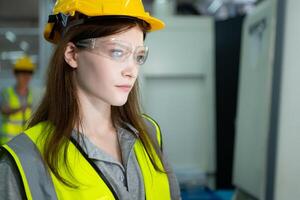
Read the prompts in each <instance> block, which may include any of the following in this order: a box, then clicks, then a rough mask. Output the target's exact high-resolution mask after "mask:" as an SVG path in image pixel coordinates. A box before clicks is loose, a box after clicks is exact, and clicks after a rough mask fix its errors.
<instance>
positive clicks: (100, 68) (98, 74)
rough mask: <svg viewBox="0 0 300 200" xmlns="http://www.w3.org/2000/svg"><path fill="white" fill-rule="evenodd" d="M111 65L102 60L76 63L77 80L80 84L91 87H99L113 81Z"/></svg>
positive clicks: (86, 60) (87, 60) (84, 60)
mask: <svg viewBox="0 0 300 200" xmlns="http://www.w3.org/2000/svg"><path fill="white" fill-rule="evenodd" d="M112 67H113V66H111V63H109V62H106V61H105V60H104V59H101V58H99V57H98V56H97V57H96V58H93V59H91V58H89V59H82V60H80V61H79V62H78V68H77V79H78V81H79V82H81V83H82V84H85V85H86V84H91V85H90V87H91V86H93V85H94V86H100V85H103V84H106V83H107V82H109V81H110V80H113V79H114V75H115V73H116V72H114V71H113V68H112Z"/></svg>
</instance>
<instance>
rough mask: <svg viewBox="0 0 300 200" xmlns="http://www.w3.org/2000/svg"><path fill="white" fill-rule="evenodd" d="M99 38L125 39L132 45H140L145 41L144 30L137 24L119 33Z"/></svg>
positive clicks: (124, 40)
mask: <svg viewBox="0 0 300 200" xmlns="http://www.w3.org/2000/svg"><path fill="white" fill-rule="evenodd" d="M99 40H116V41H123V42H126V43H128V44H130V45H132V46H140V45H142V44H143V43H144V35H143V31H142V30H141V29H140V28H139V27H138V26H135V27H132V28H130V29H128V30H126V31H122V32H120V33H117V34H113V35H109V36H105V37H101V38H99Z"/></svg>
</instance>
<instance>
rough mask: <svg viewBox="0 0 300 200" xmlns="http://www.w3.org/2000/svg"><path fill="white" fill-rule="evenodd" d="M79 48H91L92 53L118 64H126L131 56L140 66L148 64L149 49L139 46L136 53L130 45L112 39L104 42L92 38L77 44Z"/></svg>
mask: <svg viewBox="0 0 300 200" xmlns="http://www.w3.org/2000/svg"><path fill="white" fill-rule="evenodd" d="M76 45H77V46H79V47H86V48H89V49H90V51H91V52H93V53H95V54H97V55H101V56H104V57H107V58H109V59H111V60H114V61H118V62H125V61H126V60H127V59H128V58H129V56H130V55H131V54H133V59H134V61H135V62H136V64H138V65H142V64H144V63H145V62H146V59H147V56H148V47H146V46H138V47H136V48H135V50H134V52H133V51H132V48H131V46H130V45H128V44H125V42H122V41H117V40H114V39H111V40H109V41H103V40H101V39H97V40H96V38H92V39H86V40H81V41H79V42H77V43H76Z"/></svg>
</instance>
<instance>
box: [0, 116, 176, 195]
mask: <svg viewBox="0 0 300 200" xmlns="http://www.w3.org/2000/svg"><path fill="white" fill-rule="evenodd" d="M145 118H148V117H145ZM145 121H148V123H146V124H147V126H149V124H150V125H152V127H151V128H150V129H149V130H151V131H156V135H157V139H158V142H159V144H160V143H161V135H160V130H159V127H158V125H157V124H156V123H155V122H154V121H153V120H152V119H148V120H145ZM153 123H154V124H153ZM45 126H47V123H46V122H42V123H40V124H38V125H36V126H34V127H32V128H30V129H28V130H26V131H25V134H20V135H19V136H17V137H16V138H14V139H13V140H11V141H10V142H9V143H7V144H5V145H3V147H4V148H5V149H6V150H7V151H8V152H9V154H10V155H11V156H12V157H13V158H14V160H15V162H16V165H17V167H18V169H19V172H20V174H21V177H22V181H23V185H24V189H25V193H26V196H27V199H28V200H31V199H33V200H40V199H61V200H74V199H86V200H96V199H97V200H114V199H119V198H118V197H117V195H116V193H115V192H114V190H113V188H112V186H111V185H110V183H109V182H108V181H107V180H106V178H105V177H104V176H103V174H102V172H101V170H99V169H98V168H97V167H95V165H94V164H93V163H92V161H91V160H89V159H88V158H87V155H86V154H84V153H83V151H82V150H81V149H80V147H79V146H78V145H77V144H76V142H74V141H72V142H70V145H69V147H68V150H67V162H68V163H69V166H70V168H71V171H72V173H73V176H72V175H70V173H68V171H67V169H66V166H65V165H64V164H63V163H62V162H60V163H59V167H58V170H59V171H60V173H61V175H62V177H63V178H65V179H66V180H67V181H69V182H71V183H75V184H76V185H79V187H78V188H70V187H68V186H66V185H64V184H63V183H61V182H60V181H59V180H58V179H57V178H56V177H55V176H54V175H53V173H52V172H51V171H49V169H48V168H47V167H46V166H45V164H44V162H43V159H42V157H41V151H42V146H43V140H42V139H41V138H42V137H39V136H41V135H42V134H43V130H44V127H45ZM38 138H39V139H38ZM134 152H135V154H136V158H137V160H138V163H139V166H140V169H141V172H142V175H143V180H144V187H145V194H146V200H160V199H163V200H170V199H171V197H170V188H169V181H168V176H167V174H166V173H162V172H158V171H156V170H155V169H154V167H153V164H152V163H151V160H150V159H149V156H148V154H147V153H146V150H145V148H144V146H143V144H142V142H141V141H140V140H139V139H138V140H137V141H136V143H135V145H134ZM155 155H156V154H155ZM154 159H156V161H158V162H157V163H159V166H160V167H161V166H162V165H161V162H160V160H159V158H158V156H157V155H156V156H155V158H154ZM75 180H76V181H75Z"/></svg>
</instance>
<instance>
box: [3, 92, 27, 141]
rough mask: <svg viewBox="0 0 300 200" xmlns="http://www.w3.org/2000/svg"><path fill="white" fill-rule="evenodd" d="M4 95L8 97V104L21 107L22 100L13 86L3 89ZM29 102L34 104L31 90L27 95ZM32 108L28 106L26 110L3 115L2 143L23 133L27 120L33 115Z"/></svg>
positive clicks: (12, 107)
mask: <svg viewBox="0 0 300 200" xmlns="http://www.w3.org/2000/svg"><path fill="white" fill-rule="evenodd" d="M3 92H4V93H5V94H4V95H5V96H7V97H8V106H9V108H11V109H18V108H20V107H21V102H20V100H19V97H18V95H17V94H16V92H15V90H14V88H13V87H8V88H6V89H4V90H3ZM27 104H28V105H32V93H31V90H29V93H28V96H27ZM31 112H32V110H31V108H29V107H28V108H26V110H25V111H19V112H16V113H13V114H10V115H2V125H1V133H2V135H1V136H0V137H1V138H0V143H2V144H4V143H6V142H8V141H9V140H10V139H11V138H13V137H15V136H16V135H18V134H20V133H22V132H23V131H24V130H25V127H26V122H27V121H28V120H29V118H30V116H31Z"/></svg>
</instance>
